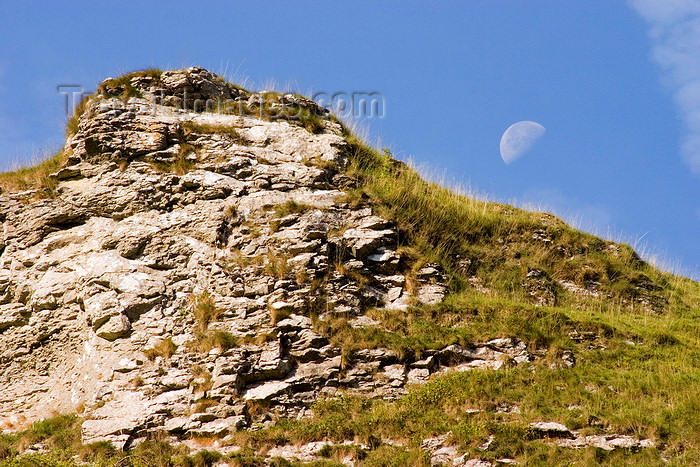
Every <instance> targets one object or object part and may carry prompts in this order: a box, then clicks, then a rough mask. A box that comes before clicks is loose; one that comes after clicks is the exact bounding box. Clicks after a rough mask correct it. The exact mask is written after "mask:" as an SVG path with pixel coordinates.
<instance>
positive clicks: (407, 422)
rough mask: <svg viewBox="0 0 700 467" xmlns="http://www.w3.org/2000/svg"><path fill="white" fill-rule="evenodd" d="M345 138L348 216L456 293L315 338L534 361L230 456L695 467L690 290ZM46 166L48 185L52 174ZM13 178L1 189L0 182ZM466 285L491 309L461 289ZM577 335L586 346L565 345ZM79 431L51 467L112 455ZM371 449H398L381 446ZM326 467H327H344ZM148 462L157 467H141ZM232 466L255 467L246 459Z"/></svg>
mask: <svg viewBox="0 0 700 467" xmlns="http://www.w3.org/2000/svg"><path fill="white" fill-rule="evenodd" d="M347 138H348V141H349V142H350V148H351V154H350V156H351V160H352V163H351V165H350V167H349V168H348V169H347V170H346V172H347V174H348V175H350V176H352V177H355V178H356V179H357V180H358V181H359V184H358V187H357V188H355V189H353V190H350V191H349V193H348V196H347V201H348V202H349V203H364V202H369V203H370V204H371V205H372V206H373V209H374V210H375V211H376V212H377V213H378V214H380V215H383V216H386V217H388V218H391V219H393V220H394V221H395V222H396V223H397V225H398V227H399V229H400V232H401V243H402V248H401V251H402V254H403V255H405V256H408V257H411V258H412V259H413V260H415V261H416V264H417V265H419V264H422V263H424V262H428V261H436V262H439V263H440V264H442V265H443V267H444V268H445V269H446V270H447V271H448V274H449V278H450V288H451V293H450V295H449V296H448V297H447V299H446V300H445V302H444V303H442V304H440V305H437V306H432V307H428V306H424V307H416V308H412V309H411V310H410V311H408V312H403V313H398V312H389V311H382V310H374V311H372V312H371V314H372V316H373V317H374V318H375V319H378V320H379V321H381V322H382V323H383V324H384V327H385V328H386V331H382V330H366V329H365V330H362V329H353V328H351V327H350V326H348V325H347V323H346V322H345V321H344V320H342V319H340V320H335V321H334V322H319V323H317V326H318V328H319V330H321V331H322V332H324V333H326V334H327V335H328V336H329V337H330V338H331V340H333V341H334V342H335V343H337V344H338V345H341V346H342V347H344V349H345V351H346V352H352V350H353V349H355V348H361V347H389V348H392V349H395V350H397V351H399V352H401V353H403V354H404V355H409V354H416V355H420V354H421V352H423V351H424V350H426V349H434V348H440V347H442V346H444V345H447V344H450V343H454V342H464V343H467V342H473V341H482V340H487V339H491V338H495V337H505V336H518V337H520V338H522V339H524V340H526V342H527V343H528V346H529V350H530V351H532V352H538V353H539V354H540V355H542V356H543V358H542V359H541V360H540V361H538V362H537V363H532V364H527V365H521V366H518V367H517V368H510V369H506V370H502V371H498V372H491V371H477V370H475V371H471V372H467V373H460V374H453V375H449V376H444V377H440V378H436V379H434V380H433V381H432V382H431V383H429V384H427V385H425V386H423V387H417V388H415V389H414V390H412V391H411V393H410V394H409V395H407V396H406V397H404V398H402V399H399V400H398V401H393V402H391V401H382V400H364V399H361V398H356V397H350V396H348V397H343V398H340V399H336V400H327V401H320V402H318V403H317V404H316V405H315V407H314V416H313V418H312V419H311V420H305V421H304V422H296V421H289V420H283V421H281V422H280V423H279V424H278V425H277V426H276V427H273V428H267V429H263V430H259V431H256V432H252V433H248V432H243V433H239V434H238V435H237V439H236V442H238V443H241V444H243V445H244V446H247V451H246V453H247V454H250V455H251V456H252V455H253V454H254V451H255V450H258V451H259V450H260V449H264V448H265V447H266V446H272V445H276V444H282V443H288V442H305V441H315V440H322V439H333V440H337V441H343V440H346V439H355V440H357V441H361V442H365V443H367V444H369V445H371V446H373V447H375V446H376V448H374V449H371V450H370V451H369V452H366V453H364V454H363V456H364V459H363V461H362V464H363V465H387V464H392V465H428V464H429V462H428V460H427V458H426V457H425V454H424V453H422V452H421V451H420V442H421V440H422V439H424V438H425V437H428V436H432V435H440V434H443V433H446V432H447V431H450V430H451V431H452V432H453V436H452V440H453V442H454V443H455V444H456V445H458V446H459V447H460V448H461V449H463V450H466V451H468V452H470V454H472V455H473V456H474V457H479V458H483V459H496V458H500V457H510V458H515V459H517V460H519V461H521V462H524V463H532V464H535V465H541V464H547V465H567V464H570V463H574V464H576V465H598V464H600V463H607V464H611V465H661V464H662V463H663V462H662V460H661V458H662V456H663V457H664V458H665V459H669V460H670V463H669V464H670V465H693V464H696V465H697V464H700V419H699V418H698V417H697V414H698V413H700V396H699V395H698V394H700V370H699V366H700V365H699V362H700V284H698V283H697V282H694V281H691V280H689V279H685V278H681V277H677V276H674V275H671V274H668V273H664V272H662V271H659V270H657V269H655V268H653V267H651V266H650V265H648V264H646V263H644V262H643V261H641V260H640V259H639V258H638V257H637V255H636V254H635V253H634V251H633V250H632V249H631V248H630V247H629V246H626V245H618V244H614V243H612V242H608V241H605V240H602V239H599V238H597V237H594V236H592V235H588V234H585V233H583V232H580V231H577V230H575V229H572V228H571V227H569V226H567V225H566V224H564V223H563V222H561V221H560V220H558V219H556V218H554V217H553V216H551V215H548V214H543V213H533V212H527V211H523V210H520V209H516V208H513V207H510V206H505V205H500V204H496V203H488V202H482V201H476V200H473V199H468V198H465V197H462V196H459V195H456V194H454V193H452V192H450V191H449V190H446V189H445V188H442V187H439V186H437V185H435V184H431V183H428V182H425V181H423V180H422V179H421V178H420V177H419V176H418V175H417V173H416V172H415V171H413V170H412V169H411V168H409V167H407V166H405V165H404V164H401V163H398V162H396V161H395V160H393V159H392V158H391V157H390V155H389V154H388V153H384V154H381V153H378V152H376V151H374V150H372V149H371V148H368V147H367V146H365V145H364V144H362V143H361V142H359V141H358V140H357V139H356V138H355V137H354V136H352V135H350V134H348V135H347ZM50 164H51V170H53V169H54V166H53V164H54V162H51V163H50ZM41 172H42V171H35V172H32V171H31V170H30V171H29V172H26V171H25V172H19V175H22V176H24V175H23V174H27V173H29V174H35V173H41ZM16 176H17V173H15V174H14V175H12V174H3V175H2V176H0V181H2V180H4V179H8V178H9V179H11V180H14V179H15V178H16ZM23 186H26V185H23ZM534 268H536V269H541V270H543V271H545V272H546V274H547V277H548V278H549V280H550V282H551V283H552V284H553V286H552V287H553V290H554V291H555V293H556V306H549V307H546V306H540V307H538V306H534V305H533V304H531V303H530V302H529V298H528V296H527V294H526V291H525V289H524V288H523V286H522V284H523V281H524V278H525V277H526V275H527V272H528V271H529V270H531V269H534ZM473 276H476V277H478V278H479V279H480V283H481V285H483V286H484V287H486V288H487V289H488V292H487V293H485V294H484V293H480V292H478V291H477V290H476V289H475V288H474V287H473V286H472V285H470V282H469V278H470V277H473ZM555 281H559V282H562V281H566V282H570V283H573V284H576V285H578V286H580V287H585V286H586V285H589V286H590V284H595V286H594V290H595V292H596V293H597V294H598V296H597V297H596V296H581V295H577V294H574V293H571V292H569V291H567V290H564V289H562V288H561V287H559V286H557V285H556V282H555ZM574 331H575V332H577V333H579V334H580V335H585V334H586V333H590V335H592V336H597V337H596V339H595V340H594V341H583V342H575V341H574V340H572V339H571V333H572V332H574ZM566 351H573V352H574V354H575V355H576V359H577V362H576V365H575V366H574V367H573V368H570V369H565V368H561V367H560V366H558V365H556V362H559V361H560V358H559V357H560V356H561V355H562V354H563V352H566ZM503 406H517V407H519V409H520V411H519V413H501V412H500V411H499V410H497V408H498V407H503ZM465 409H479V410H480V412H478V413H468V412H467V411H466V410H465ZM533 421H557V422H560V423H564V424H565V425H567V426H568V427H569V428H571V429H577V430H581V431H582V432H584V433H586V434H595V433H618V434H630V435H634V436H638V437H640V438H647V437H649V438H652V439H653V440H655V441H656V442H657V444H658V446H659V449H646V450H643V451H642V452H638V453H632V452H628V451H615V452H612V453H609V452H605V451H601V450H599V449H594V448H588V449H583V450H572V449H563V448H556V447H553V446H550V445H547V444H545V443H543V442H541V441H538V440H533V439H531V437H530V436H529V432H528V430H527V425H528V423H530V422H533ZM59 425H60V424H59ZM61 426H62V425H61ZM75 426H76V425H75V424H73V425H70V427H72V428H71V429H72V430H73V431H71V430H70V429H68V431H67V432H68V433H72V435H70V436H68V435H66V436H67V437H68V438H70V442H66V443H64V444H63V445H55V444H52V442H49V443H48V444H49V447H52V448H53V451H52V452H51V453H50V454H45V455H43V456H57V457H56V458H57V459H58V458H61V459H63V461H61V462H64V461H65V462H68V463H67V464H65V465H71V464H70V462H72V461H70V458H71V456H72V455H76V454H80V455H82V456H84V457H85V456H87V457H85V459H100V456H103V455H105V454H104V453H105V452H109V451H108V450H107V451H105V449H106V448H104V447H94V446H93V447H89V448H86V447H81V446H79V443H78V441H77V439H78V437H77V432H76V431H75ZM37 429H38V430H39V431H40V432H41V426H39V428H37V426H36V425H35V427H33V428H32V429H31V430H29V431H27V432H25V433H21V434H18V435H13V436H4V437H2V438H0V441H1V442H0V465H5V464H4V463H3V462H9V464H7V465H35V464H31V463H27V464H22V463H21V462H22V461H19V460H18V459H17V458H16V452H17V449H18V448H19V447H21V446H26V445H27V443H28V441H27V439H30V440H42V439H48V440H51V439H53V438H52V436H53V434H51V433H50V434H46V433H44V435H36V433H35V432H36V431H37ZM61 429H63V428H61ZM46 431H47V430H46V429H44V432H46ZM49 431H51V430H49ZM59 431H60V430H59ZM490 434H493V435H495V439H494V442H493V444H492V446H491V448H490V449H489V450H487V451H481V450H479V449H478V446H479V445H481V444H482V443H483V442H484V441H486V439H487V438H488V436H489V435H490ZM42 436H43V437H44V438H42ZM382 438H387V439H391V440H395V441H399V442H401V443H403V444H405V445H406V446H407V447H406V448H400V447H392V446H391V445H388V444H382V443H379V442H378V440H380V439H382ZM32 442H35V441H32ZM144 449H145V450H146V451H143V452H141V451H137V452H136V453H133V459H137V461H134V462H133V464H134V465H140V464H139V463H138V462H141V461H143V462H146V463H147V464H148V465H206V464H207V462H206V459H194V458H193V459H190V460H187V459H185V457H183V454H182V453H180V452H178V451H177V450H174V449H172V448H169V447H167V446H166V445H163V444H158V442H157V441H154V442H153V444H150V445H147V446H146V447H145V448H144ZM149 449H150V450H149ZM86 452H87V454H86ZM327 454H328V455H329V461H328V463H329V464H332V463H333V461H332V459H333V458H339V456H340V455H341V454H343V453H342V452H338V451H334V450H330V451H329V452H328V453H327ZM109 455H113V453H112V454H109ZM39 456H42V455H39ZM91 456H92V457H91ZM139 456H141V457H139ZM144 456H145V457H144ZM147 456H155V457H151V458H148V459H150V460H148V461H145V460H143V459H146V458H147ZM108 457H109V456H107V457H105V458H108ZM2 459H5V460H4V461H3V460H2ZM12 459H14V460H12ZM138 459H141V460H138ZM154 459H157V462H156V460H154ZM168 459H170V460H168ZM232 461H233V462H234V465H235V463H238V464H239V465H255V461H254V460H253V459H252V458H250V459H248V460H246V458H245V456H244V455H239V456H237V457H236V459H232ZM57 462H58V461H57ZM95 462H97V460H95ZM159 463H160V464H159ZM47 465H61V464H58V463H57V464H47Z"/></svg>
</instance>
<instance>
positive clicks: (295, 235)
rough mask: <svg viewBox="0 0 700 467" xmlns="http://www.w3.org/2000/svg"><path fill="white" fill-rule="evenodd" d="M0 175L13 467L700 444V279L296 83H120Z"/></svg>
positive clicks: (204, 79) (666, 454)
mask: <svg viewBox="0 0 700 467" xmlns="http://www.w3.org/2000/svg"><path fill="white" fill-rule="evenodd" d="M0 187H2V194H0V221H2V229H3V236H2V239H0V253H1V254H0V368H1V369H2V371H1V372H0V394H1V395H2V396H1V397H0V423H2V424H3V426H4V427H5V434H3V435H2V436H0V465H4V464H2V463H3V462H11V460H12V459H15V460H21V459H26V460H27V462H29V461H31V460H32V459H33V460H34V461H36V462H45V463H47V462H48V464H41V465H84V464H85V463H87V464H89V465H213V464H215V463H218V464H219V465H270V464H271V465H287V464H288V463H289V462H292V463H297V464H303V463H305V462H316V464H314V465H338V464H344V465H387V463H389V462H390V461H392V462H394V465H455V466H456V465H462V466H467V465H471V466H477V465H479V466H485V465H499V463H500V464H507V463H518V462H532V461H534V462H544V463H556V462H560V461H562V460H563V461H564V462H610V463H613V464H616V465H620V464H621V463H629V464H630V465H640V464H645V463H648V464H654V463H655V462H661V459H666V460H675V461H676V462H680V464H678V465H687V464H683V463H684V462H686V463H687V462H688V461H690V462H691V463H692V462H693V460H698V461H700V440H699V439H698V433H700V425H698V420H697V417H694V415H693V414H694V413H697V410H698V404H700V400H699V399H698V397H697V394H698V389H700V384H699V383H700V380H699V379H698V369H697V363H698V361H700V360H699V357H700V352H699V350H700V344H699V342H698V336H699V335H700V332H698V331H700V326H699V323H700V322H699V321H698V319H699V318H700V316H699V315H700V285H699V284H698V283H697V282H693V281H691V280H688V279H684V278H680V277H676V276H673V275H671V274H668V273H664V272H662V271H659V270H657V269H655V268H654V267H652V266H650V265H648V264H646V263H645V262H644V261H642V260H641V259H640V258H639V257H638V256H637V255H636V253H635V252H634V251H633V250H632V249H631V248H630V247H629V246H627V245H623V244H617V243H614V242H610V241H607V240H603V239H600V238H597V237H594V236H592V235H589V234H586V233H583V232H580V231H577V230H575V229H572V228H571V227H569V226H568V225H566V224H565V223H563V222H562V221H561V220H559V219H557V218H555V217H553V216H551V215H549V214H545V213H532V212H527V211H523V210H520V209H516V208H513V207H511V206H506V205H501V204H496V203H488V202H484V201H477V200H473V199H469V198H466V197H463V196H459V195H457V194H454V193H453V192H451V191H449V190H447V189H445V188H443V187H440V186H438V185H435V184H431V183H428V182H426V181H424V180H423V179H421V177H420V176H419V175H418V174H417V173H416V172H415V171H414V170H413V169H412V168H411V167H409V166H408V165H406V164H404V163H402V162H400V161H398V160H396V159H394V158H393V157H392V156H391V154H390V153H389V152H388V151H386V150H385V151H383V152H382V151H377V150H375V149H373V148H371V147H369V146H367V145H366V144H364V143H363V142H362V141H360V140H359V139H358V138H357V137H356V136H354V135H353V134H352V133H351V132H350V131H349V130H348V128H347V127H346V126H345V125H344V124H343V123H342V122H340V121H339V120H337V119H336V118H335V117H334V116H333V115H332V114H331V113H330V112H329V111H328V110H327V109H324V108H322V107H320V106H319V105H317V104H316V103H315V102H313V101H312V100H309V99H306V98H305V97H303V96H299V95H295V94H284V93H277V92H274V91H266V92H252V91H249V90H246V89H244V88H242V87H240V86H236V85H233V84H231V83H228V82H226V81H225V80H224V79H223V78H221V77H219V76H217V75H215V74H213V73H210V72H208V71H207V70H204V69H202V68H188V69H185V70H171V71H159V70H146V71H140V72H134V73H130V74H127V75H124V76H122V77H119V78H115V79H113V78H110V79H107V80H105V81H104V82H102V83H101V84H100V86H99V87H98V90H97V92H96V93H95V94H93V95H91V96H88V97H86V98H85V99H84V100H83V101H82V102H81V103H80V105H79V106H78V107H77V108H76V111H75V115H74V116H73V117H72V118H71V119H70V120H69V122H68V125H67V139H66V143H65V145H64V147H63V148H62V150H61V151H60V152H59V153H58V154H56V155H55V156H54V157H53V158H51V159H49V160H47V161H45V162H43V163H41V164H39V165H37V166H36V167H32V168H26V169H21V170H19V171H17V172H13V173H6V174H0ZM50 462H55V464H51V463H50ZM59 462H63V463H62V464H59ZM284 462H287V464H284ZM397 462H398V463H397ZM71 463H72V464H71ZM319 463H320V464H319ZM11 465H16V464H11ZM17 465H20V464H17ZM21 465H24V464H21ZM27 465H34V464H27Z"/></svg>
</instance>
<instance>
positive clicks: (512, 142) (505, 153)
mask: <svg viewBox="0 0 700 467" xmlns="http://www.w3.org/2000/svg"><path fill="white" fill-rule="evenodd" d="M544 132H545V128H544V127H543V126H542V125H540V124H539V123H537V122H530V121H527V120H526V121H523V122H518V123H514V124H512V125H511V126H509V127H508V129H507V130H506V131H505V132H504V133H503V136H501V157H502V158H503V162H505V163H506V164H510V163H511V162H513V161H514V160H515V159H517V158H519V157H520V156H522V155H523V154H525V152H527V150H528V149H530V148H531V147H532V145H533V144H535V142H536V141H537V140H538V139H540V138H541V137H542V135H543V134H544Z"/></svg>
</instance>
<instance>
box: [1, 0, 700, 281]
mask: <svg viewBox="0 0 700 467" xmlns="http://www.w3.org/2000/svg"><path fill="white" fill-rule="evenodd" d="M0 11H1V12H2V13H1V14H2V19H3V21H2V23H3V26H2V28H0V42H1V43H2V47H1V48H0V166H2V168H4V169H9V168H12V167H13V166H14V165H17V164H23V163H26V162H28V161H30V160H32V159H33V158H36V157H37V155H40V154H46V153H48V152H51V151H53V150H55V149H57V148H58V147H59V146H60V145H61V144H62V138H63V125H64V122H65V112H64V106H65V101H64V97H63V96H62V95H60V94H59V93H58V92H57V91H56V86H58V85H60V84H80V85H82V86H83V87H84V88H85V89H88V90H93V89H94V88H95V86H96V84H97V83H99V82H100V81H101V80H102V79H104V78H106V77H108V76H117V75H119V74H122V73H124V72H127V71H132V70H135V69H142V68H147V67H154V66H155V67H159V68H163V69H166V68H180V67H185V66H191V65H199V66H203V67H206V68H208V69H210V70H212V71H215V72H218V73H222V74H226V75H227V77H228V78H229V79H232V80H236V81H239V82H240V81H241V80H244V79H245V80H246V84H248V85H249V87H252V88H265V87H270V84H271V83H276V86H277V87H278V88H284V87H289V88H292V89H294V90H298V91H301V92H304V93H309V92H327V93H334V92H348V93H349V92H362V91H366V92H369V91H375V92H379V93H381V95H382V96H383V99H384V103H385V114H384V116H383V118H374V119H366V120H365V121H364V122H362V124H363V125H364V126H366V127H367V128H368V131H369V136H370V139H371V140H372V141H375V142H376V141H379V142H380V144H381V145H382V146H387V147H390V148H391V149H392V151H393V152H394V154H395V155H396V156H397V157H399V158H401V159H404V160H407V159H412V160H413V161H414V163H416V164H418V165H420V166H421V170H423V171H424V173H426V174H429V175H430V176H431V177H435V178H441V179H443V180H445V181H446V182H449V183H453V184H459V185H462V186H467V187H470V189H471V190H473V191H474V192H476V193H479V194H480V195H482V196H486V197H488V198H489V199H492V200H496V201H502V202H510V203H516V204H518V205H533V206H538V207H539V208H541V209H545V210H549V211H553V212H555V213H557V214H559V215H560V216H562V217H564V218H565V219H566V220H568V221H570V222H571V223H573V224H574V225H577V226H580V227H581V228H583V229H585V230H588V231H594V232H596V233H598V234H601V235H603V236H606V237H608V238H614V239H618V240H622V241H626V242H628V243H630V244H632V245H636V247H637V249H638V250H641V251H642V253H644V254H645V256H646V257H648V258H649V257H653V256H656V257H658V259H659V260H660V261H661V262H662V264H663V265H664V267H666V268H667V269H668V268H670V267H674V268H678V270H680V271H682V272H683V273H685V274H686V275H691V276H693V277H695V278H700V241H698V238H700V2H699V1H690V0H631V1H629V2H623V1H617V0H587V1H585V2H581V1H573V0H549V1H548V0H541V1H534V0H531V1H523V0H483V1H476V0H474V1H464V0H462V1H455V2H447V1H445V2H430V3H428V2H413V1H401V2H399V1H384V2H374V1H372V2H338V1H327V2H309V1H296V2H249V1H241V2H211V3H209V4H208V6H203V5H197V6H195V5H194V4H193V3H192V2H184V1H168V2H148V1H140V2H129V1H126V2H109V3H106V2H105V3H104V4H102V5H101V6H94V5H93V4H91V3H89V2H72V3H70V4H68V3H61V2H52V3H49V2H29V1H27V2H24V1H22V2H20V1H5V2H3V3H2V5H0ZM521 120H532V121H536V122H538V123H540V124H542V125H543V126H544V127H545V128H546V129H547V131H546V133H545V134H544V136H543V137H542V138H541V139H540V140H539V141H538V142H537V143H536V144H535V145H534V146H533V147H532V148H531V149H530V150H529V151H528V152H527V153H526V154H524V155H523V156H522V157H521V158H520V159H518V160H516V161H515V162H513V163H512V164H510V165H506V164H504V162H503V161H502V160H501V158H500V155H499V140H500V137H501V134H502V133H503V132H504V131H505V130H506V129H507V128H508V127H509V126H510V125H511V124H513V123H515V122H518V121H521Z"/></svg>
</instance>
